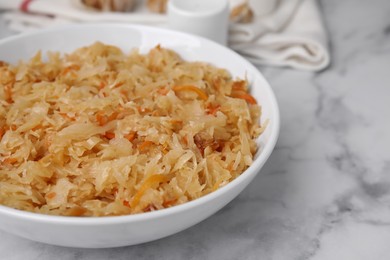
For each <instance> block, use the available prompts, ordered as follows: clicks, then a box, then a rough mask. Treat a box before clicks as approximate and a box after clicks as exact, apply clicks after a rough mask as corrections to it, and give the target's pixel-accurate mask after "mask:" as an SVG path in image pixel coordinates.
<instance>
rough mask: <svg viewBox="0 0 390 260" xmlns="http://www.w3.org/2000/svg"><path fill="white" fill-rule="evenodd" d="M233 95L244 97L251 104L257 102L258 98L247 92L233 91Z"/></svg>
mask: <svg viewBox="0 0 390 260" xmlns="http://www.w3.org/2000/svg"><path fill="white" fill-rule="evenodd" d="M232 97H234V98H240V99H244V100H245V101H246V102H248V103H249V104H252V105H255V104H257V101H256V99H255V98H254V97H252V96H251V95H250V94H248V93H245V92H235V93H232Z"/></svg>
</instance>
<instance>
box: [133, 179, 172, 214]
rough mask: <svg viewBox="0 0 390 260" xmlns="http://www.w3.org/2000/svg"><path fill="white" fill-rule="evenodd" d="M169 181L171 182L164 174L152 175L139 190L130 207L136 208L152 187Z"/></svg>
mask: <svg viewBox="0 0 390 260" xmlns="http://www.w3.org/2000/svg"><path fill="white" fill-rule="evenodd" d="M167 181H169V178H168V177H167V176H165V175H163V174H156V175H152V176H150V177H149V178H147V179H146V180H145V181H144V183H143V184H142V185H141V187H140V188H139V190H138V191H137V193H136V194H135V195H134V197H133V199H132V201H131V202H130V207H131V208H135V207H136V206H137V205H138V204H139V202H140V200H141V198H142V196H143V195H144V193H145V192H146V191H147V190H148V189H149V188H151V187H152V186H155V185H158V184H160V183H162V182H167Z"/></svg>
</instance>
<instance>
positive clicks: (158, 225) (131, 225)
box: [0, 24, 280, 248]
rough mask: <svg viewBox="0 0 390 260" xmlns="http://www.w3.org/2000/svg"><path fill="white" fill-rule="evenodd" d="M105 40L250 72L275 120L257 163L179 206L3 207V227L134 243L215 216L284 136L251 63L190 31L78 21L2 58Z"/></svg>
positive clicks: (8, 42) (1, 45)
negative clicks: (139, 210)
mask: <svg viewBox="0 0 390 260" xmlns="http://www.w3.org/2000/svg"><path fill="white" fill-rule="evenodd" d="M95 41H101V42H104V43H106V44H112V45H116V46H118V47H120V48H122V49H123V50H125V51H126V52H128V51H130V49H132V48H134V47H139V48H140V50H141V52H145V51H147V50H149V49H150V48H152V47H154V46H156V45H157V44H161V45H162V46H163V47H167V48H172V49H174V50H175V51H177V52H178V53H179V54H181V55H182V57H183V58H184V59H186V60H197V61H207V62H210V63H213V64H214V65H216V66H219V67H223V68H226V69H228V70H229V71H230V72H231V73H232V74H233V76H241V77H243V76H245V75H246V76H247V78H248V79H249V81H250V82H251V85H252V89H251V92H252V95H253V96H254V97H255V98H256V99H257V100H258V102H259V103H260V104H261V105H262V112H263V115H262V121H264V120H265V119H269V120H270V124H269V125H268V127H267V130H266V131H265V133H264V134H263V135H262V136H261V137H260V138H259V140H258V144H259V145H260V147H261V148H260V150H259V152H258V153H257V154H256V156H255V161H254V163H253V165H252V166H251V167H250V168H249V169H248V170H246V171H245V172H244V173H243V174H242V175H241V176H239V177H238V178H237V179H236V180H234V181H232V182H231V183H229V184H228V185H226V186H225V187H223V188H221V189H219V190H217V191H215V192H213V193H211V194H209V195H207V196H204V197H202V198H200V199H197V200H194V201H191V202H188V203H185V204H183V205H180V206H176V207H172V208H169V209H164V210H159V211H155V212H149V213H143V214H138V215H130V216H119V217H101V218H79V217H61V216H48V215H41V214H35V213H30V212H24V211H20V210H15V209H11V208H8V207H4V206H0V229H2V230H5V231H7V232H9V233H12V234H15V235H18V236H21V237H25V238H28V239H32V240H35V241H39V242H44V243H48V244H54V245H60V246H69V247H86V248H104V247H118V246H126V245H134V244H138V243H143V242H147V241H152V240H155V239H159V238H162V237H165V236H168V235H171V234H174V233H176V232H179V231H181V230H184V229H186V228H188V227H190V226H192V225H194V224H196V223H198V222H200V221H202V220H204V219H205V218H207V217H209V216H210V215H212V214H214V213H215V212H216V211H218V210H219V209H221V208H222V207H223V206H225V205H226V204H227V203H228V202H230V201H231V200H232V199H233V198H235V197H236V196H237V195H238V194H239V193H240V192H241V191H242V190H243V189H244V188H245V187H246V186H247V185H248V184H249V182H250V181H252V179H253V178H254V177H255V176H256V174H257V173H258V172H259V171H260V169H261V168H262V166H263V165H264V163H265V161H266V160H267V159H268V157H269V155H270V154H271V152H272V150H273V148H274V147H275V144H276V141H277V138H278V134H279V120H280V119H279V110H278V105H277V102H276V99H275V96H274V94H273V92H272V90H271V88H270V86H269V84H268V83H267V82H266V80H265V79H264V78H263V76H262V75H261V74H260V72H259V71H258V70H257V69H256V68H255V67H254V66H253V65H251V64H250V63H249V62H248V61H246V60H245V59H243V58H242V57H240V56H239V55H237V54H236V53H234V52H233V51H231V50H229V49H228V48H225V47H223V46H221V45H218V44H216V43H214V42H211V41H209V40H206V39H202V38H199V37H195V36H191V35H188V34H183V33H178V32H173V31H169V30H162V29H156V28H150V27H145V26H134V25H114V24H94V25H92V24H91V25H74V26H68V27H63V28H60V29H52V30H45V31H39V32H36V33H31V34H24V35H19V36H15V37H12V38H8V39H5V40H2V41H0V60H4V61H8V62H12V63H16V62H17V61H18V60H20V59H24V60H25V59H28V58H30V57H31V56H33V55H34V54H35V53H36V52H37V51H38V50H42V51H43V53H45V52H46V51H49V50H50V51H60V52H71V51H73V50H74V49H76V48H78V47H82V46H85V45H88V44H92V43H93V42H95Z"/></svg>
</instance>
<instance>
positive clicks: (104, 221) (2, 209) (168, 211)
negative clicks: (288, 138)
mask: <svg viewBox="0 0 390 260" xmlns="http://www.w3.org/2000/svg"><path fill="white" fill-rule="evenodd" d="M87 27H91V28H101V27H123V28H130V29H135V30H137V31H140V32H141V34H144V33H145V32H149V33H153V32H159V33H164V34H176V35H181V36H185V37H189V38H193V39H196V40H199V41H200V42H201V44H202V45H203V44H206V45H211V46H213V47H217V48H222V49H224V51H225V52H227V53H228V54H229V55H232V56H235V57H236V58H238V59H240V60H241V61H242V62H243V64H244V65H245V66H246V67H248V71H249V70H250V71H252V72H253V73H254V78H260V79H262V81H263V82H264V83H265V86H264V89H265V91H266V92H267V95H268V96H269V102H270V107H271V111H272V112H273V114H272V115H273V117H274V118H273V119H272V129H273V131H271V133H270V136H269V140H268V141H267V143H266V144H265V145H264V146H263V150H262V151H261V153H260V154H259V156H258V157H257V158H256V159H255V160H254V161H253V163H252V165H251V166H249V167H248V168H247V169H246V170H245V171H244V172H243V173H242V174H241V175H240V176H238V177H237V178H235V179H234V180H232V181H231V182H229V183H228V184H226V185H225V186H223V187H221V188H219V189H218V190H216V191H213V192H211V193H209V194H207V195H204V196H202V197H200V198H197V199H195V200H192V201H188V202H185V203H183V204H181V205H177V206H174V207H170V208H165V209H160V210H156V211H152V212H144V213H138V214H132V215H120V216H101V217H70V216H58V215H47V214H42V213H35V212H30V211H24V210H19V209H14V208H11V207H8V206H4V205H0V215H7V216H8V217H13V218H18V219H24V220H29V221H35V222H40V223H51V224H60V225H61V224H62V225H83V226H93V225H110V224H120V223H133V222H138V221H146V220H151V219H158V218H162V217H166V216H169V215H173V214H177V213H180V212H184V211H187V210H190V209H192V208H195V207H198V206H200V205H202V204H205V203H207V202H210V201H212V200H214V199H215V198H217V197H219V196H222V195H223V194H225V193H228V192H229V191H230V190H232V189H233V188H234V187H235V186H238V185H239V184H240V183H241V182H243V181H244V180H245V179H247V178H249V177H250V176H251V175H255V176H256V175H257V173H258V172H259V171H260V170H261V167H262V166H263V165H264V164H265V162H266V161H267V159H268V158H269V156H270V155H271V153H272V151H273V150H274V148H275V145H276V142H277V140H278V137H279V132H280V110H279V106H278V102H277V99H276V96H275V93H274V91H273V90H272V88H271V86H270V84H269V83H268V81H267V80H266V79H265V77H264V76H263V74H262V73H261V72H260V71H259V70H258V69H257V68H256V67H255V66H254V65H253V64H252V63H250V62H249V61H248V60H246V59H245V58H244V57H242V56H241V55H239V54H238V53H236V52H234V51H233V50H232V49H229V48H228V47H226V46H223V45H221V44H218V43H216V42H213V41H211V40H209V39H206V38H203V37H200V36H196V35H192V34H188V33H184V32H178V31H173V30H170V29H166V28H156V27H152V26H147V25H135V24H120V23H119V24H118V23H90V24H72V25H65V26H58V27H55V28H49V29H42V30H39V31H33V32H27V33H23V34H19V35H14V36H10V37H7V38H5V39H1V40H0V48H1V46H2V45H3V44H6V43H8V42H12V41H17V40H21V39H24V38H26V39H28V38H29V37H30V36H36V35H42V34H50V33H53V32H58V31H62V30H77V29H78V28H87ZM255 176H253V177H255Z"/></svg>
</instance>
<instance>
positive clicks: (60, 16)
mask: <svg viewBox="0 0 390 260" xmlns="http://www.w3.org/2000/svg"><path fill="white" fill-rule="evenodd" d="M230 1H231V5H232V7H234V5H237V4H238V3H240V2H242V1H245V0H230ZM256 1H258V2H256ZM267 1H275V6H274V8H273V10H270V12H269V13H268V14H265V15H264V14H261V15H260V14H259V12H256V11H257V10H256V9H255V10H254V11H255V12H254V13H255V14H257V15H255V17H254V21H253V22H252V23H249V24H231V28H230V38H229V45H230V47H231V48H232V49H234V50H236V51H237V52H239V53H240V54H242V55H243V56H245V57H247V58H248V59H249V60H250V61H252V62H253V63H255V64H263V65H274V66H289V67H292V68H296V69H302V70H310V71H320V70H322V69H324V68H326V67H327V66H328V65H329V50H328V39H327V34H326V30H325V28H324V25H323V22H322V20H321V13H320V11H319V8H318V5H317V1H316V0H266V1H264V0H250V3H251V4H252V6H253V7H254V8H262V6H261V4H263V3H265V2H267ZM23 2H24V1H23V0H13V1H10V0H0V10H6V12H5V13H4V14H3V15H2V18H3V19H5V20H6V21H7V23H8V25H9V28H10V29H12V30H14V31H18V32H25V31H29V30H36V29H39V28H44V27H53V26H58V25H64V24H69V23H81V22H125V23H140V24H148V25H154V26H164V24H165V23H166V16H165V15H160V14H153V13H150V12H148V11H147V10H146V8H145V7H144V6H145V5H138V6H139V7H138V8H137V9H136V10H134V12H132V13H112V12H106V13H103V12H96V11H94V10H92V9H89V8H85V7H84V6H83V5H82V4H81V2H80V0H33V1H31V2H30V3H29V5H28V13H26V12H21V11H20V6H21V4H22V3H23ZM253 2H254V4H253ZM264 8H265V7H264ZM267 8H268V7H267Z"/></svg>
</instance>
